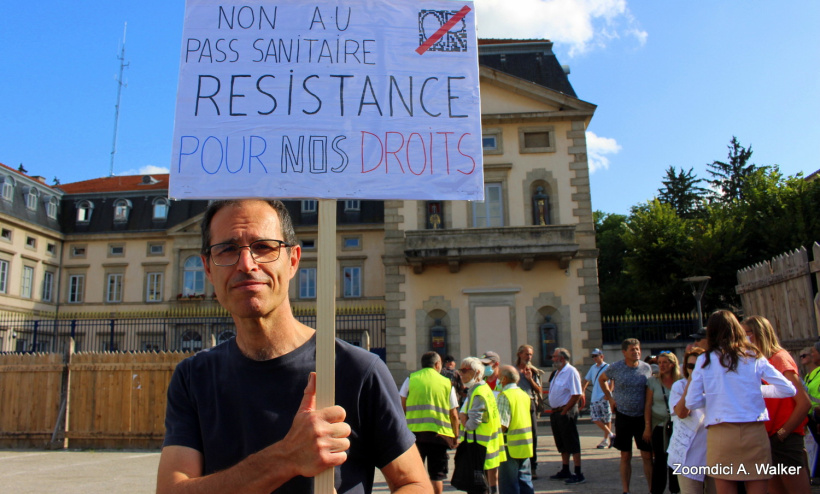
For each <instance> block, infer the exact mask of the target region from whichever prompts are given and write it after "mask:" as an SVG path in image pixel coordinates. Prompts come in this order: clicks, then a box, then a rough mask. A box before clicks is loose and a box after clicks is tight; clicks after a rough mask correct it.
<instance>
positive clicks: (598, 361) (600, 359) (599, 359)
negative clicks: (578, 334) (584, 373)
mask: <svg viewBox="0 0 820 494" xmlns="http://www.w3.org/2000/svg"><path fill="white" fill-rule="evenodd" d="M592 360H593V361H594V362H595V364H597V365H601V362H603V361H604V355H603V354H602V353H599V354H598V355H593V356H592Z"/></svg>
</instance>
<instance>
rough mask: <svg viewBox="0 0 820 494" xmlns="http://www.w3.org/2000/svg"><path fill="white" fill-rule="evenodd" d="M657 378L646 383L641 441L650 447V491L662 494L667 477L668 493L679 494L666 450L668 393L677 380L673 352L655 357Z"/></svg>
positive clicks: (668, 420)
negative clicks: (656, 358) (650, 445)
mask: <svg viewBox="0 0 820 494" xmlns="http://www.w3.org/2000/svg"><path fill="white" fill-rule="evenodd" d="M658 369H659V372H658V376H657V377H654V376H653V377H650V378H649V379H648V380H647V381H646V405H645V408H644V421H645V426H644V433H643V440H644V441H646V442H648V443H650V444H652V487H651V489H650V492H652V493H654V494H662V493H663V491H664V489H666V480H667V477H668V478H669V491H670V492H679V490H680V489H679V488H678V478H677V477H676V476H675V475H674V474H673V473H672V469H671V468H669V467H668V466H667V465H666V447H667V445H668V443H669V437H670V436H671V435H672V422H671V420H672V418H671V410H670V401H669V394H670V392H671V389H672V385H673V384H675V383H676V382H677V381H679V380H680V367H678V357H677V356H676V355H675V354H674V353H672V352H668V351H666V352H661V353H659V354H658Z"/></svg>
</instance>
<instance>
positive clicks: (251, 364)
mask: <svg viewBox="0 0 820 494" xmlns="http://www.w3.org/2000/svg"><path fill="white" fill-rule="evenodd" d="M315 369H316V339H315V336H314V337H313V338H311V339H310V340H309V341H308V342H307V343H305V344H304V345H302V346H301V347H299V348H297V349H296V350H294V351H292V352H291V353H289V354H287V355H283V356H282V357H279V358H276V359H273V360H267V361H262V362H260V361H255V360H251V359H249V358H247V357H245V356H244V355H243V354H242V352H241V351H240V350H239V348H238V347H237V345H236V340H234V339H231V340H229V341H227V342H225V343H222V344H220V345H218V346H216V347H214V348H211V349H209V350H207V351H203V352H199V353H197V354H196V355H194V356H192V357H189V358H187V359H185V360H183V361H182V362H180V364H179V365H178V366H177V368H176V370H175V371H174V375H173V377H172V378H171V384H170V386H169V388H168V408H167V412H166V416H165V429H166V431H165V442H164V444H163V446H170V445H176V446H187V447H189V448H194V449H197V450H199V451H200V452H202V453H203V455H204V457H205V458H204V475H208V474H211V473H214V472H218V471H220V470H224V469H226V468H229V467H231V466H233V465H235V464H236V463H238V462H239V461H241V460H242V459H244V458H245V457H247V456H248V455H251V454H253V453H255V452H257V451H259V450H261V449H264V448H265V447H267V446H269V445H270V444H273V443H275V442H277V441H279V440H281V439H282V438H283V437H285V434H287V432H288V430H289V429H290V426H291V423H292V422H293V417H294V415H295V414H296V412H297V410H298V408H299V404H300V403H301V401H302V397H303V396H304V390H305V386H307V380H308V375H309V374H310V372H312V371H314V370H315ZM336 404H338V405H339V406H341V407H343V408H344V409H345V411H346V413H347V417H346V418H345V422H347V423H348V424H349V425H350V427H351V429H352V432H351V434H350V443H351V445H350V450H349V451H348V458H347V460H346V461H345V463H344V464H342V466H341V467H337V469H336V482H335V483H336V490H337V492H338V493H339V494H342V493H369V492H370V491H371V489H372V487H373V474H374V467H378V468H382V467H384V466H385V465H387V464H388V463H390V462H391V461H393V460H394V459H396V458H397V457H398V456H399V455H401V454H402V453H404V452H405V451H407V450H408V449H409V448H410V447H411V446H412V445H413V442H414V436H413V433H412V432H410V430H409V429H408V428H407V423H406V421H405V418H404V413H403V411H402V408H401V401H400V400H399V396H398V390H397V389H396V385H395V383H394V381H393V378H392V376H391V375H390V372H389V371H388V370H387V366H386V365H384V363H383V362H382V361H381V360H380V359H379V357H378V356H377V355H375V354H372V353H370V352H367V351H364V350H362V349H361V348H358V347H354V346H353V345H350V344H348V343H345V342H344V341H341V340H338V339H337V340H336ZM271 468H276V465H271ZM312 491H313V479H306V478H304V477H295V478H293V479H291V480H290V481H289V482H287V483H286V484H285V485H283V486H282V487H280V488H279V489H277V490H276V492H277V493H294V494H304V493H309V492H312Z"/></svg>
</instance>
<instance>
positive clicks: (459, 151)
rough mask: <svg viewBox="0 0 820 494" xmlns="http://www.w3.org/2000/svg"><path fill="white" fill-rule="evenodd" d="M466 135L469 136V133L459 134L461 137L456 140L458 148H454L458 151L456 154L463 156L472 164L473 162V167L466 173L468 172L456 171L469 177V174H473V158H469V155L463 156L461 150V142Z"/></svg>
mask: <svg viewBox="0 0 820 494" xmlns="http://www.w3.org/2000/svg"><path fill="white" fill-rule="evenodd" d="M468 135H470V133H469V132H467V133H465V134H461V137H460V138H459V139H458V146H456V148H457V149H458V153H459V154H460V155H462V156H464V157H465V158H469V159H470V161H472V162H473V167H472V168H471V169H470V171H468V172H463V171H461V170H458V171H459V172H460V173H463V174H465V175H469V174H471V173H473V172H474V171H475V160H474V159H473V157H472V156H470V155H469V154H464V152H463V151H462V150H461V141H462V140H463V139H464V137H466V136H468Z"/></svg>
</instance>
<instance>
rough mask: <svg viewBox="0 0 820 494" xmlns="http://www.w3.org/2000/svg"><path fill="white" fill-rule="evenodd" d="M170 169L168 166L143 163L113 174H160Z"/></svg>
mask: <svg viewBox="0 0 820 494" xmlns="http://www.w3.org/2000/svg"><path fill="white" fill-rule="evenodd" d="M170 171H171V170H170V169H169V168H165V167H162V166H154V165H145V166H143V167H142V168H139V169H136V170H125V171H123V172H120V173H116V174H115V175H123V176H126V175H160V174H164V173H169V172H170Z"/></svg>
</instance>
